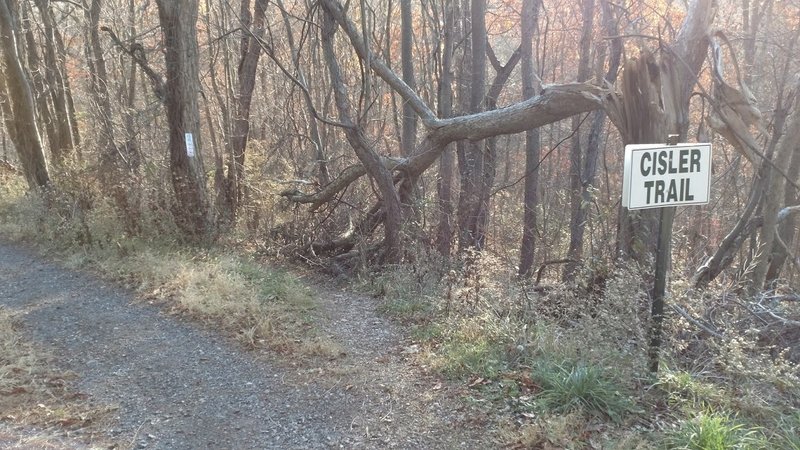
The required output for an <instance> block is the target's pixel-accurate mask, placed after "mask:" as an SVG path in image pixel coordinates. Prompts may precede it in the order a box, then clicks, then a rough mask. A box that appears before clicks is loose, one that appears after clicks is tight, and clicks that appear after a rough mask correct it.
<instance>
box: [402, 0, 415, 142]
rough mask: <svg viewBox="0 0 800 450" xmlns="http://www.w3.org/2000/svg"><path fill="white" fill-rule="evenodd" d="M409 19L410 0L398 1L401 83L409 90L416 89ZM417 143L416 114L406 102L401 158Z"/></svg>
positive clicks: (411, 27) (412, 32) (411, 21)
mask: <svg viewBox="0 0 800 450" xmlns="http://www.w3.org/2000/svg"><path fill="white" fill-rule="evenodd" d="M413 25H414V23H413V19H412V17H411V0H400V60H401V64H402V72H403V81H404V82H405V83H406V84H407V85H408V87H409V88H411V89H416V81H415V79H414V54H413V52H412V49H413V46H414V41H413V39H414V28H413ZM416 141H417V113H416V112H414V109H413V108H412V107H411V105H409V104H408V103H407V102H403V134H402V139H401V141H400V146H401V148H402V154H403V156H410V155H411V154H412V153H414V148H415V147H416Z"/></svg>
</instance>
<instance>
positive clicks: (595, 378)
mask: <svg viewBox="0 0 800 450" xmlns="http://www.w3.org/2000/svg"><path fill="white" fill-rule="evenodd" d="M532 378H533V380H534V381H535V382H537V383H538V384H539V385H540V387H541V389H542V390H541V392H540V393H539V396H538V403H539V405H540V406H541V407H543V408H544V409H546V410H548V411H550V412H553V413H559V414H564V413H568V412H571V411H575V410H583V411H584V412H586V413H589V414H595V415H601V416H606V417H609V418H610V419H612V420H614V421H619V420H620V419H621V417H622V415H623V414H624V413H625V412H626V411H627V410H628V408H629V404H630V401H629V399H628V398H626V397H625V396H624V395H623V393H622V392H621V391H622V390H621V389H620V387H619V386H617V385H616V384H615V383H614V382H613V381H612V380H611V378H610V377H609V376H608V374H607V373H606V372H605V371H604V370H603V369H601V368H600V367H598V366H595V365H588V364H586V363H583V362H570V361H564V362H561V363H554V362H550V361H548V362H543V363H539V364H537V365H536V366H535V367H534V368H533V372H532Z"/></svg>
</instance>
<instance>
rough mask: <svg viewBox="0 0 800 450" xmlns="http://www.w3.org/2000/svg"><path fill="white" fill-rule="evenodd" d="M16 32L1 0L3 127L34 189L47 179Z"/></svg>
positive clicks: (46, 182) (29, 89)
mask: <svg viewBox="0 0 800 450" xmlns="http://www.w3.org/2000/svg"><path fill="white" fill-rule="evenodd" d="M17 33H18V31H17V24H16V20H15V17H14V16H13V15H12V13H11V8H10V5H9V4H8V0H0V42H2V45H0V49H1V53H2V57H3V66H5V67H4V70H3V73H2V74H0V94H2V95H3V96H4V97H7V98H3V99H0V100H3V101H2V105H3V108H4V109H5V111H4V116H5V119H6V128H7V130H8V134H9V136H10V137H11V140H12V141H13V142H14V147H15V148H16V150H17V154H18V155H19V159H20V162H21V163H22V169H23V171H24V172H25V179H26V180H27V181H28V186H29V187H30V188H31V189H35V188H38V187H44V186H46V185H47V184H48V183H49V182H50V178H49V175H48V173H47V163H46V162H45V158H44V151H43V150H42V142H41V140H40V138H39V130H38V129H37V127H36V114H35V110H34V105H33V95H32V93H31V88H30V85H29V84H28V79H27V78H26V76H25V72H24V70H23V69H22V65H21V58H20V55H19V50H18V48H17V45H18V44H17V42H18V41H17ZM6 100H8V101H6Z"/></svg>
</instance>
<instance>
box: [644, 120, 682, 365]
mask: <svg viewBox="0 0 800 450" xmlns="http://www.w3.org/2000/svg"><path fill="white" fill-rule="evenodd" d="M677 144H678V135H677V134H670V135H669V136H668V137H667V145H677ZM674 220H675V207H674V206H670V207H666V208H661V220H660V222H659V225H658V247H657V250H656V267H655V272H656V273H655V281H654V282H653V292H652V298H653V303H652V310H651V312H650V318H651V323H650V349H649V352H648V356H649V358H650V371H651V372H653V373H658V358H659V351H660V350H661V336H662V334H663V330H662V328H663V323H664V297H665V296H666V292H667V273H668V271H669V266H670V260H671V256H672V223H673V222H674Z"/></svg>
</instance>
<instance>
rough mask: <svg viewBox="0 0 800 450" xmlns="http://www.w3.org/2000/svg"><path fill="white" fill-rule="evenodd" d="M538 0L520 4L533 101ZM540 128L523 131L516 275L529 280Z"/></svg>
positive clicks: (525, 79)
mask: <svg viewBox="0 0 800 450" xmlns="http://www.w3.org/2000/svg"><path fill="white" fill-rule="evenodd" d="M540 5H541V2H540V0H524V1H523V2H522V23H521V35H522V47H521V49H522V53H521V58H522V68H521V71H522V97H523V99H529V98H533V97H534V96H535V95H536V92H537V91H538V90H539V89H540V88H541V86H540V85H539V83H538V81H537V77H536V73H535V72H534V67H533V34H534V32H535V31H536V30H537V23H538V20H539V19H538V18H539V6H540ZM539 150H540V144H539V129H538V128H534V129H530V130H526V131H525V194H524V195H525V197H524V199H523V206H522V208H523V217H522V243H521V245H520V251H519V253H520V260H519V275H520V276H522V277H530V275H531V274H532V270H531V269H532V268H533V261H534V257H535V253H536V219H537V215H536V210H537V208H538V207H539Z"/></svg>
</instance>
